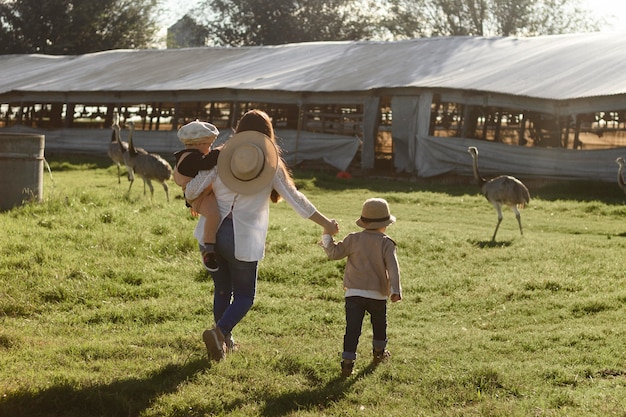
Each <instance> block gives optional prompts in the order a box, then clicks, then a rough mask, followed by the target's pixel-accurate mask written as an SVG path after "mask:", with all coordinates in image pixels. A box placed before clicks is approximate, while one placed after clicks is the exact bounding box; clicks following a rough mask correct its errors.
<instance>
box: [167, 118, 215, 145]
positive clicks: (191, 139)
mask: <svg viewBox="0 0 626 417" xmlns="http://www.w3.org/2000/svg"><path fill="white" fill-rule="evenodd" d="M219 134H220V132H219V130H217V128H216V127H215V126H213V125H212V124H211V123H207V122H201V121H199V120H194V121H193V122H189V123H187V124H186V125H184V126H183V127H181V128H180V129H178V133H177V134H176V135H177V136H178V139H180V141H181V142H182V143H184V144H185V145H194V144H197V143H202V142H209V141H213V140H214V139H215V138H216V137H217V135H219Z"/></svg>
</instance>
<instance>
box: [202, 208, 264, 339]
mask: <svg viewBox="0 0 626 417" xmlns="http://www.w3.org/2000/svg"><path fill="white" fill-rule="evenodd" d="M215 255H216V259H217V264H218V265H219V270H218V271H216V272H212V273H211V277H212V278H213V284H214V286H215V293H214V295H213V318H214V319H215V324H216V325H217V327H219V329H220V330H221V331H222V334H224V335H229V334H230V333H231V331H232V330H233V328H234V327H235V326H236V325H237V323H239V322H240V321H241V319H243V318H244V317H245V315H246V314H247V313H248V311H249V310H250V308H251V307H252V304H253V303H254V296H255V295H256V281H257V266H258V262H256V261H255V262H243V261H239V260H237V259H235V236H234V232H233V221H232V219H231V218H229V217H227V218H226V219H224V221H223V222H222V225H221V226H220V228H219V230H218V231H217V239H216V243H215Z"/></svg>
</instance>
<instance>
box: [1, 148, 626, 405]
mask: <svg viewBox="0 0 626 417" xmlns="http://www.w3.org/2000/svg"><path fill="white" fill-rule="evenodd" d="M50 164H51V167H52V176H50V175H49V174H48V173H46V174H45V178H44V183H45V186H44V202H43V203H41V204H29V205H25V206H22V207H20V208H16V209H13V210H11V211H8V212H4V213H0V228H1V230H2V239H1V240H0V416H2V417H4V416H7V417H8V416H72V417H79V416H80V417H85V416H242V417H243V416H246V417H250V416H268V417H273V416H620V417H624V416H626V325H625V324H624V317H625V316H626V259H625V257H624V255H625V253H626V195H624V194H623V192H622V191H621V190H620V189H619V188H618V187H617V185H616V184H614V183H609V184H605V183H580V182H577V183H553V184H544V185H541V186H539V185H531V183H529V188H530V191H531V196H532V199H531V203H530V205H529V206H528V207H527V208H526V209H525V210H524V211H522V222H523V225H524V236H520V234H519V230H518V228H517V223H516V221H515V217H514V215H513V213H512V212H510V211H508V210H507V211H505V212H504V220H503V222H502V225H501V226H500V230H499V232H498V239H497V241H496V242H495V243H492V242H490V238H491V235H492V233H493V229H494V227H495V223H496V214H495V210H493V208H492V207H491V206H490V205H489V203H488V202H487V201H486V200H485V199H484V198H483V197H482V196H481V195H480V194H479V192H478V189H477V187H476V186H474V185H471V184H470V180H469V179H468V180H467V182H466V183H464V182H463V181H460V182H458V183H456V184H444V183H442V182H437V181H417V182H411V181H399V180H385V179H358V178H354V179H352V180H338V179H335V178H334V177H333V176H331V175H328V174H323V173H312V172H296V178H297V185H298V187H299V188H300V189H301V190H302V191H303V192H304V193H305V194H306V195H307V196H308V197H309V199H310V200H311V201H312V202H313V203H314V204H315V205H316V206H317V207H318V208H319V209H320V211H322V212H323V213H325V214H327V215H328V216H329V217H333V218H336V219H337V220H338V221H339V224H340V227H341V230H340V233H339V236H338V237H339V238H341V237H342V236H343V235H345V234H346V233H349V232H351V231H356V230H358V227H357V226H356V225H355V224H354V220H355V219H356V218H357V217H358V215H359V214H360V207H361V204H362V202H363V201H364V200H365V199H366V198H369V197H374V196H376V197H383V198H386V199H387V200H388V201H389V203H390V206H391V211H392V213H393V214H394V215H395V216H396V217H397V219H398V220H397V223H396V224H394V225H392V226H391V227H390V228H389V229H388V234H389V235H390V236H391V237H392V238H393V239H394V240H395V241H396V242H397V244H398V256H399V260H400V265H401V269H402V284H403V289H404V294H403V296H404V299H403V301H402V302H400V303H395V304H389V310H388V311H389V329H388V330H389V345H388V348H389V350H390V351H391V353H392V357H391V358H390V360H389V361H388V362H386V363H383V364H381V365H379V366H377V367H374V366H372V364H371V327H370V325H369V323H368V322H367V320H366V321H365V323H364V328H363V335H362V337H361V341H360V344H359V352H358V353H359V359H357V366H356V367H357V370H356V373H355V375H354V376H353V377H350V378H347V379H341V378H340V377H339V361H340V352H341V348H342V340H343V329H344V316H343V298H342V296H343V294H342V285H341V277H342V271H343V267H344V265H345V261H328V260H327V259H326V258H325V255H324V252H323V250H322V249H321V248H320V247H318V246H317V245H316V243H317V241H318V240H319V238H320V236H321V229H320V228H319V226H317V225H315V224H314V223H312V222H310V221H308V220H303V219H301V218H299V217H298V216H297V215H296V214H295V212H294V211H293V210H292V209H291V208H290V207H289V206H288V205H286V204H285V203H280V204H277V205H272V208H271V219H270V229H269V235H268V243H267V247H266V258H265V259H264V260H263V261H262V262H261V263H260V272H259V275H260V277H259V284H258V295H257V299H256V303H255V305H254V306H253V308H252V310H251V312H250V313H249V314H248V316H247V317H246V318H245V319H244V320H243V321H242V322H241V323H240V325H239V326H238V327H237V328H235V331H234V335H235V338H236V339H237V341H238V342H239V343H240V345H241V346H240V351H239V352H236V353H234V354H232V355H229V356H228V357H227V358H226V360H225V361H222V362H220V363H211V362H209V361H208V360H207V358H206V351H205V348H204V345H203V343H202V340H201V334H202V331H203V330H204V329H205V328H207V327H210V326H212V324H213V323H212V315H211V300H212V283H211V280H210V278H209V276H208V275H207V273H206V272H205V271H204V269H203V267H202V265H201V262H200V257H199V253H198V251H197V247H196V243H195V241H194V240H193V237H192V231H193V228H194V226H195V222H196V219H194V218H193V217H191V216H190V215H189V213H188V211H187V209H186V208H185V207H184V203H183V200H182V193H181V192H180V190H179V189H178V188H177V187H176V185H175V184H174V183H173V182H171V183H170V189H171V192H170V197H171V198H172V201H171V202H170V203H167V202H166V201H165V195H164V193H163V190H162V189H161V188H160V187H159V186H158V185H157V186H156V187H155V195H154V198H152V199H150V197H149V196H144V195H143V188H142V187H143V186H142V184H141V182H140V180H137V181H136V182H135V184H134V185H133V188H132V190H131V192H130V194H129V193H127V189H128V183H127V182H126V181H125V179H123V180H122V184H121V185H118V183H117V178H116V170H115V168H114V167H113V166H111V165H110V162H109V161H106V160H101V161H98V160H96V161H82V162H77V161H67V160H61V159H58V160H51V161H50Z"/></svg>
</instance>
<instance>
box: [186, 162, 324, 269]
mask: <svg viewBox="0 0 626 417" xmlns="http://www.w3.org/2000/svg"><path fill="white" fill-rule="evenodd" d="M210 184H212V185H213V192H214V193H215V197H216V199H217V205H218V207H219V212H220V224H221V222H222V221H223V219H224V218H225V217H226V216H228V215H229V214H230V213H232V218H233V229H234V235H235V257H236V258H237V259H238V260H240V261H248V262H252V261H259V260H261V259H263V256H264V255H265V239H266V237H267V228H268V225H269V203H270V194H271V192H272V189H275V190H276V191H277V192H278V193H279V194H280V195H281V197H282V198H283V199H284V200H285V201H287V203H289V205H290V206H291V207H293V209H294V210H295V211H296V213H298V215H300V216H301V217H303V218H309V217H311V216H312V215H313V214H314V213H315V211H316V208H315V206H314V205H313V204H312V203H311V202H310V201H309V200H308V199H307V198H306V196H305V195H304V194H302V193H301V192H300V191H298V190H297V189H296V187H295V186H294V185H293V184H292V183H291V182H290V181H288V179H287V176H286V168H285V167H284V165H283V164H282V163H281V164H280V165H279V166H278V169H277V170H276V175H275V176H274V179H273V180H272V183H271V184H269V185H267V186H266V187H265V188H263V189H259V191H258V192H257V193H255V194H237V193H235V192H233V191H231V190H230V189H229V188H228V187H226V185H224V183H223V182H222V180H221V179H220V177H219V175H217V169H216V168H213V169H211V170H210V171H200V172H199V173H198V175H197V176H196V177H195V178H194V179H193V180H191V181H190V182H189V183H188V184H187V187H186V189H185V197H186V198H187V199H188V200H193V199H195V198H197V197H198V196H199V195H200V194H201V193H202V191H203V190H204V189H205V188H206V187H208V186H209V185H210ZM203 227H204V218H203V217H200V220H199V221H198V224H197V225H196V229H195V231H194V236H195V237H196V239H198V241H199V242H200V243H203V242H202V234H203Z"/></svg>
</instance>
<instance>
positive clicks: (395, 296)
mask: <svg viewBox="0 0 626 417" xmlns="http://www.w3.org/2000/svg"><path fill="white" fill-rule="evenodd" d="M400 300H402V296H401V295H400V294H391V302H392V303H395V302H398V301H400Z"/></svg>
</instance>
